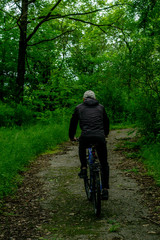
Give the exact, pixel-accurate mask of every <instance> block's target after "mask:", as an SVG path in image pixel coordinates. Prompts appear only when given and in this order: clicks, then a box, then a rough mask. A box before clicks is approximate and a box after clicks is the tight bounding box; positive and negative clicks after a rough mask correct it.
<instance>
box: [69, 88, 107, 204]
mask: <svg viewBox="0 0 160 240" xmlns="http://www.w3.org/2000/svg"><path fill="white" fill-rule="evenodd" d="M78 122H80V128H81V130H82V132H81V136H80V138H79V157H80V162H81V171H80V173H79V174H78V175H79V177H81V178H84V177H85V176H86V174H87V161H86V148H87V147H88V146H89V144H96V150H97V154H98V157H99V161H100V164H101V176H102V199H106V200H107V199H108V189H109V166H108V161H107V147H106V141H105V137H107V136H108V134H109V119H108V116H107V113H106V111H105V108H104V106H102V105H101V104H99V102H98V101H97V100H96V97H95V93H94V92H93V91H91V90H88V91H86V92H85V93H84V95H83V103H81V104H79V105H78V106H77V107H76V108H75V110H74V113H73V115H72V118H71V120H70V127H69V138H70V140H71V141H75V140H76V138H75V137H74V136H75V134H76V129H77V125H78Z"/></svg>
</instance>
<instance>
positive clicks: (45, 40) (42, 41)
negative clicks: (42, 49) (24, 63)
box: [27, 29, 75, 46]
mask: <svg viewBox="0 0 160 240" xmlns="http://www.w3.org/2000/svg"><path fill="white" fill-rule="evenodd" d="M73 31H75V29H74V30H71V31H66V32H64V33H62V34H60V35H58V36H56V37H54V38H50V39H44V40H41V41H39V42H37V43H33V44H28V45H27V46H36V45H38V44H40V43H44V42H50V41H54V40H56V39H57V38H60V37H62V36H64V35H65V34H67V33H71V32H73Z"/></svg>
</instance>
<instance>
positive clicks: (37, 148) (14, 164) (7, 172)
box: [0, 122, 68, 198]
mask: <svg viewBox="0 0 160 240" xmlns="http://www.w3.org/2000/svg"><path fill="white" fill-rule="evenodd" d="M66 140H68V122H67V123H65V122H61V123H59V124H57V123H54V122H50V123H49V124H48V125H47V124H40V123H39V124H37V125H35V126H32V127H28V128H14V129H8V128H1V129H0V153H1V154H0V198H2V197H3V196H5V195H8V194H10V193H11V192H12V191H13V190H14V189H15V188H16V186H17V184H18V183H21V182H22V177H21V176H20V175H19V173H20V172H22V171H24V170H25V168H26V167H27V166H28V165H29V163H30V162H31V161H33V160H34V158H35V157H36V156H38V155H39V154H41V153H43V152H45V151H46V150H50V149H53V148H55V147H56V146H57V144H60V143H61V142H63V141H66Z"/></svg>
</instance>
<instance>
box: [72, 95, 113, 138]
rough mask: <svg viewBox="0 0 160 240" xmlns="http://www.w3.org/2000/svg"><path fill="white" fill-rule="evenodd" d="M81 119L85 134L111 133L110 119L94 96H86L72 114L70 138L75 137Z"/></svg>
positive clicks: (102, 134)
mask: <svg viewBox="0 0 160 240" xmlns="http://www.w3.org/2000/svg"><path fill="white" fill-rule="evenodd" d="M78 121H80V128H81V130H82V133H81V135H83V136H86V135H87V136H94V135H96V136H107V135H108V134H109V119H108V117H107V114H106V111H105V109H104V107H103V106H102V105H101V104H99V102H98V101H97V100H95V99H92V98H86V99H85V100H84V102H83V103H81V104H80V105H78V106H77V107H76V108H75V110H74V113H73V115H72V118H71V121H70V127H69V138H70V139H73V138H74V135H75V134H76V129H77V125H78Z"/></svg>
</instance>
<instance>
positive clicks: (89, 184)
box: [84, 172, 92, 201]
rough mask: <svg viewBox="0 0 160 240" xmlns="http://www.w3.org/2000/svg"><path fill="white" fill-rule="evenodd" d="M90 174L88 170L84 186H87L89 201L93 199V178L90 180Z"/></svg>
mask: <svg viewBox="0 0 160 240" xmlns="http://www.w3.org/2000/svg"><path fill="white" fill-rule="evenodd" d="M88 176H89V177H90V174H89V173H88V172H87V176H86V177H85V178H84V187H85V192H86V195H87V199H88V200H89V201H91V200H92V193H91V180H90V178H89V177H88Z"/></svg>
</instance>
